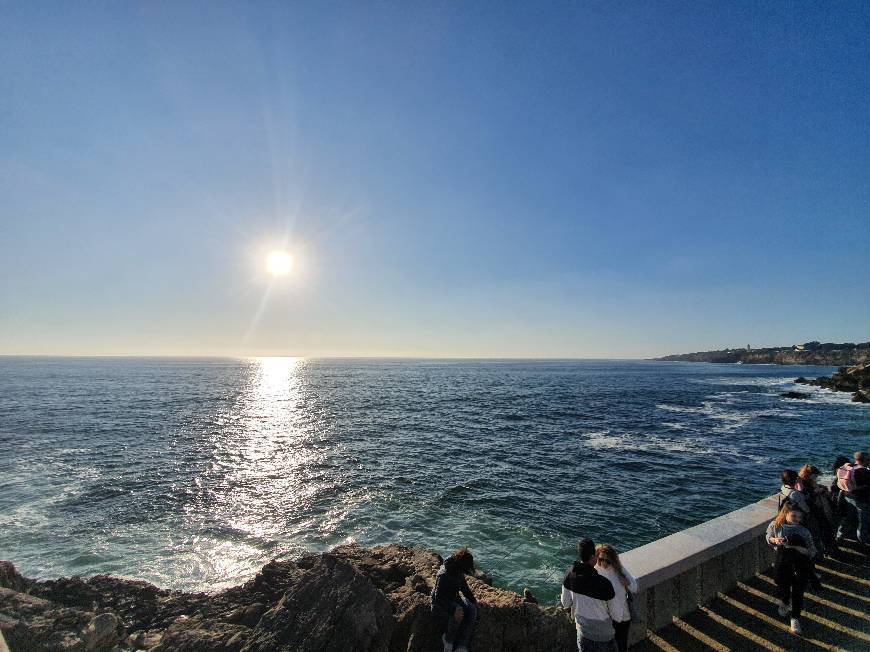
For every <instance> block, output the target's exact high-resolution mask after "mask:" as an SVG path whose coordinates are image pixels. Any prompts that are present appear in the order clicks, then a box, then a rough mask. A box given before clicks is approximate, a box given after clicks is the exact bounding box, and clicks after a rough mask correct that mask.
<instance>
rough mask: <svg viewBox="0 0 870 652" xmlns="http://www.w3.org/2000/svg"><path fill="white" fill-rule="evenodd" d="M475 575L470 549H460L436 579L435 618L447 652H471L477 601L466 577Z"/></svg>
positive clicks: (444, 565)
mask: <svg viewBox="0 0 870 652" xmlns="http://www.w3.org/2000/svg"><path fill="white" fill-rule="evenodd" d="M472 574H474V557H473V556H472V555H471V553H470V552H469V551H468V549H467V548H460V549H459V550H457V551H456V552H454V553H453V554H452V555H450V556H449V557H448V558H447V559H445V560H444V563H443V564H441V568H439V569H438V573H437V574H436V575H435V588H434V589H432V616H433V617H434V619H435V626H436V627H437V628H438V631H440V632H441V633H442V635H441V642H442V643H443V644H444V652H468V650H469V649H470V646H471V637H472V635H473V634H474V623H475V622H476V621H477V600H476V599H475V598H474V594H473V593H472V592H471V589H470V588H469V587H468V582H466V581H465V576H466V575H472ZM460 594H461V595H460Z"/></svg>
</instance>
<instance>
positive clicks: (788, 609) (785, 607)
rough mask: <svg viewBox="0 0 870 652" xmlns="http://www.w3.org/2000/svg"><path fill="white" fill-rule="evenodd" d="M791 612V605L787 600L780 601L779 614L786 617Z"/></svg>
mask: <svg viewBox="0 0 870 652" xmlns="http://www.w3.org/2000/svg"><path fill="white" fill-rule="evenodd" d="M789 613H791V607H790V606H789V605H787V604H786V603H785V602H782V601H780V603H779V615H780V616H782V617H783V618H785V617H786V616H788V615H789Z"/></svg>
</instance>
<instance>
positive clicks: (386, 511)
mask: <svg viewBox="0 0 870 652" xmlns="http://www.w3.org/2000/svg"><path fill="white" fill-rule="evenodd" d="M832 371H833V369H831V368H828V367H782V366H764V365H762V366H755V365H718V364H692V363H666V362H647V361H601V360H588V361H586V360H580V361H575V360H565V361H554V360H540V361H532V360H530V361H513V360H504V361H498V360H395V359H345V360H339V359H296V358H260V359H193V358H191V359H182V358H31V357H2V358H0V451H2V455H0V559H7V560H10V561H12V562H13V563H14V564H15V565H16V566H17V567H18V569H19V570H20V571H22V572H23V573H24V574H26V575H28V576H32V577H39V578H52V577H58V576H61V575H70V574H81V575H90V574H94V573H113V574H116V575H120V576H124V577H132V578H139V579H145V580H148V581H150V582H153V583H155V584H157V585H159V586H162V587H167V588H177V589H187V590H205V591H214V590H218V589H220V588H224V587H227V586H230V585H233V584H237V583H240V582H242V581H244V580H246V579H248V578H250V577H252V576H253V575H254V573H256V572H257V570H258V569H259V568H260V567H261V566H262V565H263V564H264V563H266V562H267V561H269V560H270V559H273V558H281V557H296V556H299V555H302V554H304V553H306V552H309V551H323V550H327V549H329V548H331V547H333V546H335V545H338V544H341V543H347V542H358V543H360V544H364V545H372V544H378V543H389V542H398V543H406V544H422V545H424V546H427V547H429V548H432V549H434V550H436V551H438V552H440V553H441V554H447V553H449V552H451V551H452V550H453V549H454V548H456V547H458V546H461V545H466V546H468V547H469V548H471V550H472V552H473V553H474V555H475V558H476V560H477V564H478V566H479V567H481V568H483V569H484V570H486V571H488V572H489V573H491V574H492V576H493V578H494V581H495V584H496V585H498V586H502V587H506V588H510V589H513V590H518V591H519V590H522V588H523V587H526V586H528V587H530V588H531V590H532V591H533V592H534V593H536V594H537V595H538V596H539V597H540V598H542V599H543V601H544V602H550V601H552V600H554V599H555V598H556V596H557V594H558V588H559V583H560V581H561V578H562V575H563V573H564V571H565V568H566V567H567V566H568V565H569V563H570V562H571V560H572V559H573V554H574V546H575V542H576V540H577V539H578V538H579V537H582V536H590V537H592V538H594V539H595V540H596V541H600V542H609V543H611V544H613V545H615V546H616V547H617V549H618V550H620V551H625V550H628V549H630V548H633V547H636V546H638V545H641V544H644V543H647V542H649V541H652V540H655V539H658V538H660V537H663V536H665V535H667V534H670V533H672V532H675V531H677V530H681V529H683V528H686V527H689V526H691V525H694V524H697V523H700V522H702V521H705V520H708V519H710V518H712V517H714V516H718V515H720V514H723V513H726V512H728V511H731V510H733V509H736V508H738V507H741V506H743V505H745V504H747V503H749V502H751V501H754V500H758V499H760V498H762V497H764V496H766V495H769V494H771V493H774V492H775V491H776V490H777V488H778V482H777V476H778V473H779V471H780V470H781V469H782V468H786V467H792V468H797V467H799V466H800V465H802V464H804V463H807V462H809V463H814V464H816V465H818V466H820V467H822V468H823V469H825V470H827V469H828V468H830V465H831V462H832V461H833V459H834V457H835V456H836V455H838V454H848V453H849V452H851V451H853V450H856V449H859V448H865V449H866V448H870V406H867V405H859V404H855V403H851V402H850V396H849V394H846V393H832V392H828V391H827V390H822V389H819V388H814V387H798V388H796V389H797V390H798V391H801V392H806V393H808V394H810V398H809V399H807V400H789V399H784V398H782V397H781V396H780V395H779V394H780V392H782V391H785V390H787V389H793V388H794V387H793V386H792V384H791V381H792V380H793V379H794V378H796V377H797V376H799V375H804V376H820V375H828V374H830V373H831V372H832Z"/></svg>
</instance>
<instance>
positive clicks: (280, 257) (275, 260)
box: [266, 251, 293, 276]
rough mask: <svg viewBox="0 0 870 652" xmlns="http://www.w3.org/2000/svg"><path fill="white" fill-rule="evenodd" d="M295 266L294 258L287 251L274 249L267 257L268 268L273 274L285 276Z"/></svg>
mask: <svg viewBox="0 0 870 652" xmlns="http://www.w3.org/2000/svg"><path fill="white" fill-rule="evenodd" d="M292 268H293V258H291V257H290V254H288V253H287V252H286V251H273V252H272V253H271V254H269V255H268V256H267V257H266V269H267V270H269V273H270V274H271V275H272V276H284V275H285V274H289V273H290V270H291V269H292Z"/></svg>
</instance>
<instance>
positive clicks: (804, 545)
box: [765, 502, 816, 635]
mask: <svg viewBox="0 0 870 652" xmlns="http://www.w3.org/2000/svg"><path fill="white" fill-rule="evenodd" d="M803 516H804V513H803V512H802V511H801V510H800V509H798V508H797V507H796V506H795V505H794V504H793V503H788V502H787V503H785V504H784V505H783V506H782V509H780V510H779V514H777V516H776V518H775V519H774V520H773V521H772V522H771V523H770V525H768V526H767V533H766V535H765V539H766V540H767V543H768V544H770V545H771V546H772V547H773V549H774V552H775V554H776V561H775V565H774V580H775V581H776V588H777V591H778V592H779V615H780V616H783V617H785V616H790V617H791V623H790V624H791V632H792V634H797V635H799V634H800V633H801V624H800V617H801V610H802V609H803V606H804V591H805V590H806V588H807V582H808V581H809V580H810V576H811V575H812V572H813V563H812V558H813V557H815V555H816V549H815V546H814V545H813V537H812V535H811V534H810V531H809V530H807V529H806V528H805V527H804V526H803V525H801V521H802V520H803Z"/></svg>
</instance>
